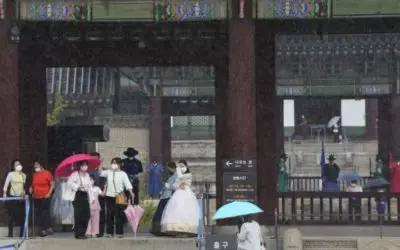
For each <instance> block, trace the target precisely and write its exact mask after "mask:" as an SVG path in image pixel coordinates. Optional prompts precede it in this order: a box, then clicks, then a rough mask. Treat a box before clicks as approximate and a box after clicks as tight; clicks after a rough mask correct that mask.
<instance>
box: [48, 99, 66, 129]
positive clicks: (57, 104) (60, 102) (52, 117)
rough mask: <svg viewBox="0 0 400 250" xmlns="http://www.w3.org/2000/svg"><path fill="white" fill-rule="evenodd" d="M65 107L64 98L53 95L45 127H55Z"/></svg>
mask: <svg viewBox="0 0 400 250" xmlns="http://www.w3.org/2000/svg"><path fill="white" fill-rule="evenodd" d="M65 106H66V102H65V100H64V98H63V97H62V96H61V95H59V94H54V95H53V103H52V105H51V109H50V110H49V111H48V112H47V117H46V118H47V126H48V127H51V126H55V125H57V124H59V123H60V116H61V114H62V112H63V110H64V108H65Z"/></svg>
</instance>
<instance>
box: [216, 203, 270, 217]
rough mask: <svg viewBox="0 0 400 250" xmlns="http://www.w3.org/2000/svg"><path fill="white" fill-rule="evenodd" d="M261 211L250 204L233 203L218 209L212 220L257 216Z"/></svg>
mask: <svg viewBox="0 0 400 250" xmlns="http://www.w3.org/2000/svg"><path fill="white" fill-rule="evenodd" d="M262 212H263V210H262V209H261V208H259V207H258V206H256V205H254V204H253V203H251V202H247V201H234V202H231V203H228V204H225V205H223V206H222V207H220V208H219V209H218V210H217V212H216V213H215V214H214V216H213V220H220V219H226V218H233V217H238V216H244V215H250V214H259V213H262Z"/></svg>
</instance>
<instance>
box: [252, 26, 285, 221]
mask: <svg viewBox="0 0 400 250" xmlns="http://www.w3.org/2000/svg"><path fill="white" fill-rule="evenodd" d="M256 34H257V39H256V51H257V53H256V107H257V108H256V117H257V118H256V124H257V134H256V135H257V136H256V137H257V163H258V164H257V167H258V168H257V180H258V189H257V190H258V197H259V200H258V202H259V205H260V206H261V207H262V208H263V209H264V216H263V217H262V218H261V220H260V221H261V222H262V223H263V224H270V225H272V224H273V223H274V210H275V208H276V206H277V192H276V175H277V173H276V164H277V162H278V158H279V153H280V152H279V151H280V149H281V145H280V142H279V141H278V140H279V138H280V136H279V135H278V134H281V131H280V128H281V127H283V118H282V115H281V113H283V112H281V109H282V108H280V102H282V100H281V99H280V98H278V97H277V96H276V86H275V29H274V26H273V22H270V23H268V25H265V23H263V24H262V25H261V24H260V26H256ZM282 105H283V104H282ZM278 152H279V153H278Z"/></svg>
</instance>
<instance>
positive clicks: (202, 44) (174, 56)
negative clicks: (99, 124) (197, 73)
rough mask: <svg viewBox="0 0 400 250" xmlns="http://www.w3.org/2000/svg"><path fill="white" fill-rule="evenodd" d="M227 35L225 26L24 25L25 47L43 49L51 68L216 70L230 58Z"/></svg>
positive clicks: (186, 24) (213, 24)
mask: <svg viewBox="0 0 400 250" xmlns="http://www.w3.org/2000/svg"><path fill="white" fill-rule="evenodd" d="M227 30H228V28H227V25H226V23H225V22H221V21H208V22H182V23H179V24H176V23H175V24H174V23H161V24H160V23H158V24H155V23H78V24H72V23H66V22H62V23H47V22H45V23H24V24H23V26H22V29H21V36H22V39H21V45H22V46H24V45H26V46H29V47H33V46H36V45H37V44H41V45H42V48H43V49H45V52H43V53H44V54H45V57H46V58H47V65H48V66H64V67H68V66H70V67H73V66H75V67H76V66H113V67H118V66H120V67H123V66H147V65H151V66H154V65H160V66H161V65H211V64H213V63H214V62H215V61H216V58H218V57H219V56H227V54H226V53H227V49H226V51H224V50H221V49H218V50H217V49H216V48H224V47H227V46H226V44H227V35H228V34H227ZM32 37H34V38H35V39H32ZM32 41H34V42H32ZM35 41H36V42H35ZM32 43H33V44H32ZM220 44H223V45H225V46H220Z"/></svg>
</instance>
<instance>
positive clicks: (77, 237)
mask: <svg viewBox="0 0 400 250" xmlns="http://www.w3.org/2000/svg"><path fill="white" fill-rule="evenodd" d="M75 239H77V240H86V239H87V237H86V236H76V237H75Z"/></svg>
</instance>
